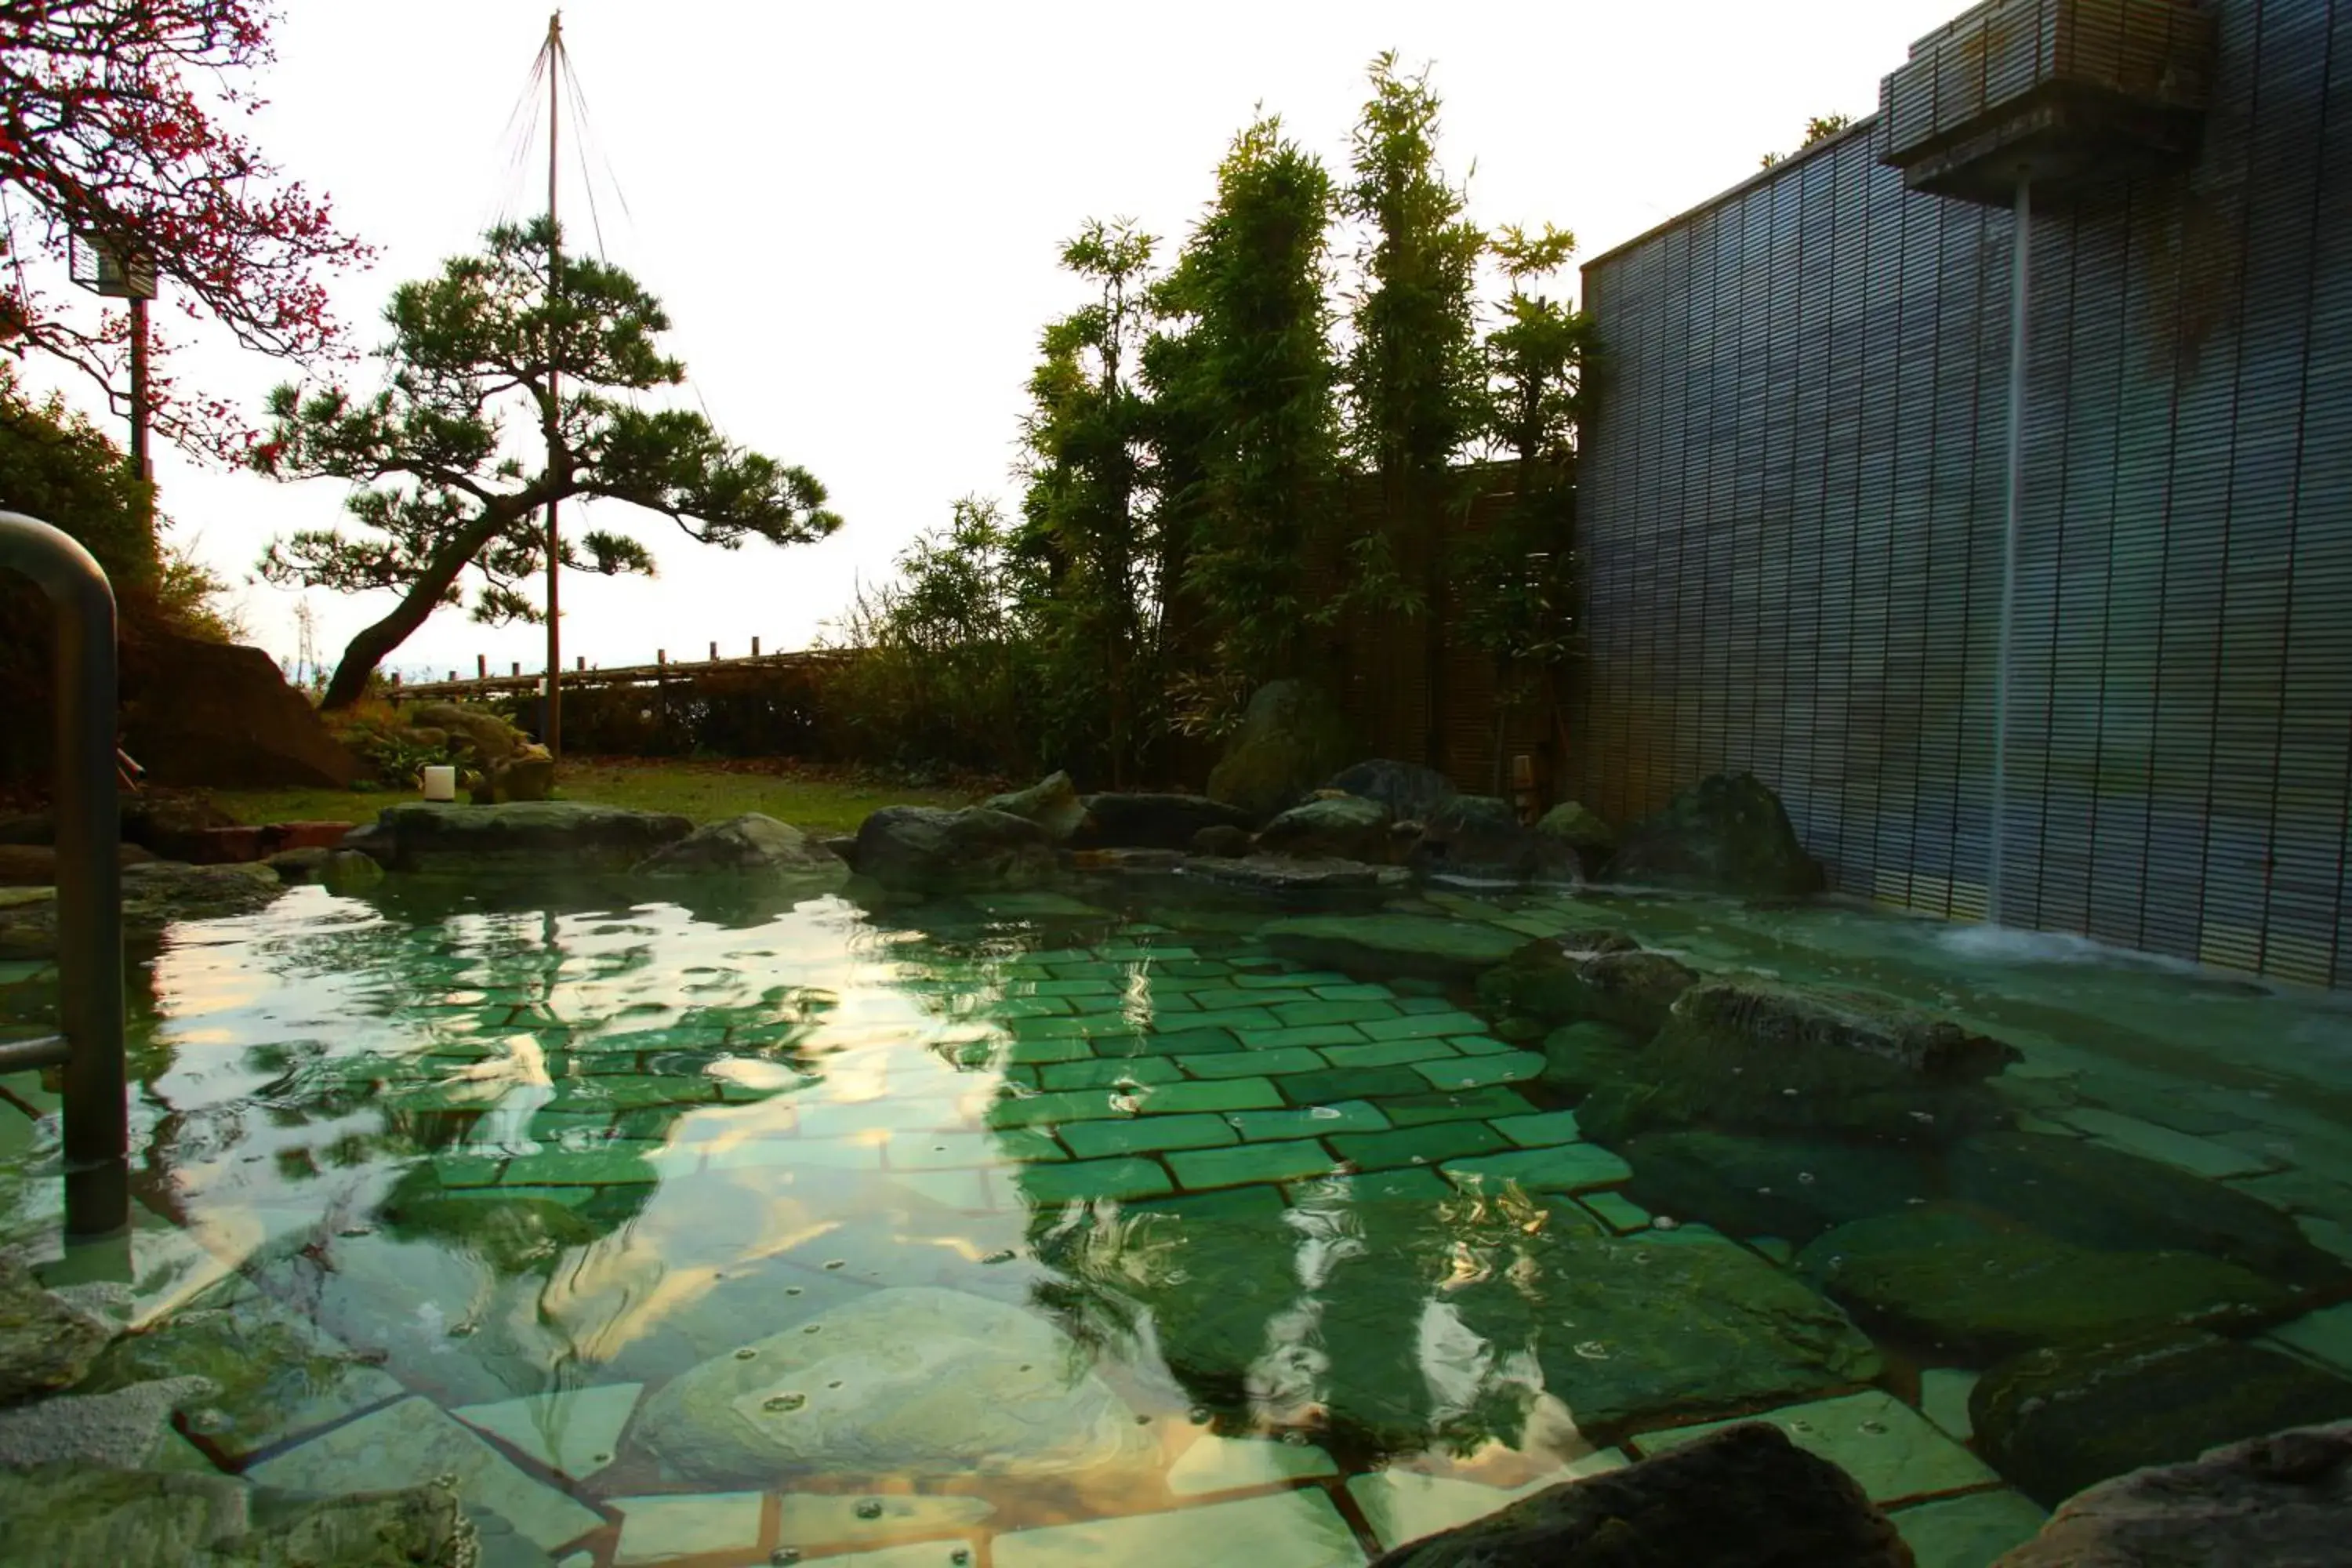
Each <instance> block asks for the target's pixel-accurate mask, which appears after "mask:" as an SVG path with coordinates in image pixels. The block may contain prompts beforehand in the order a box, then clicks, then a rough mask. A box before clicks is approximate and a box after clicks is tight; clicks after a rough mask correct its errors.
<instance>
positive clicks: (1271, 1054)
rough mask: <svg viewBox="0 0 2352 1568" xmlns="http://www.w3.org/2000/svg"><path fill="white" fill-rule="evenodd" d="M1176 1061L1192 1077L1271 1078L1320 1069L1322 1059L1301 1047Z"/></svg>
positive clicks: (1232, 1052) (1240, 1052) (1233, 1052)
mask: <svg viewBox="0 0 2352 1568" xmlns="http://www.w3.org/2000/svg"><path fill="white" fill-rule="evenodd" d="M1176 1060H1177V1062H1178V1064H1179V1065H1181V1067H1182V1068H1183V1069H1184V1070H1185V1071H1186V1072H1188V1073H1191V1074H1192V1076H1193V1077H1194V1078H1249V1077H1252V1076H1255V1075H1264V1076H1266V1077H1273V1076H1276V1075H1278V1074H1282V1073H1295V1072H1321V1071H1322V1070H1323V1058H1321V1057H1319V1056H1317V1055H1316V1054H1315V1053H1314V1052H1313V1051H1310V1050H1308V1049H1307V1047H1304V1046H1293V1047H1290V1048H1289V1049H1288V1050H1278V1051H1275V1050H1269V1051H1231V1052H1226V1053H1224V1054H1223V1055H1219V1056H1207V1057H1178V1058H1176Z"/></svg>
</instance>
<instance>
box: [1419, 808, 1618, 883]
mask: <svg viewBox="0 0 2352 1568" xmlns="http://www.w3.org/2000/svg"><path fill="white" fill-rule="evenodd" d="M1409 864H1411V866H1412V868H1413V872H1414V874H1415V875H1417V876H1423V877H1460V878H1463V879H1466V880H1470V881H1476V882H1573V881H1575V880H1577V879H1579V877H1580V876H1581V875H1582V871H1581V868H1580V867H1579V866H1578V864H1577V859H1576V851H1575V850H1573V849H1571V848H1570V847H1568V846H1567V845H1566V844H1565V843H1563V842H1562V841H1561V840H1559V839H1558V838H1554V837H1551V836H1550V835H1549V834H1543V833H1538V832H1536V831H1534V830H1533V829H1532V828H1528V827H1526V826H1521V824H1520V822H1519V816H1518V813H1517V812H1516V811H1514V810H1513V809H1512V808H1511V804H1510V803H1509V802H1508V801H1505V800H1498V799H1496V798H1495V797H1494V796H1493V795H1457V796H1455V797H1454V799H1452V800H1450V801H1447V802H1446V803H1445V804H1444V805H1441V806H1439V807H1438V808H1437V809H1436V810H1435V811H1434V812H1432V813H1431V814H1430V815H1429V816H1427V817H1426V818H1424V819H1423V823H1422V830H1421V837H1419V838H1418V839H1416V840H1415V841H1414V842H1413V845H1412V850H1411V851H1410V855H1409Z"/></svg>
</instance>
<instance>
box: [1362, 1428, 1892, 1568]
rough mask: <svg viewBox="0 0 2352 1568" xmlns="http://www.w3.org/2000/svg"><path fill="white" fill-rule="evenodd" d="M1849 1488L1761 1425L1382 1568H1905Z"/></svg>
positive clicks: (1568, 1485) (1881, 1523) (1563, 1494)
mask: <svg viewBox="0 0 2352 1568" xmlns="http://www.w3.org/2000/svg"><path fill="white" fill-rule="evenodd" d="M1911 1562H1912V1556H1911V1550H1910V1548H1909V1547H1907V1546H1906V1545H1904V1544H1903V1540H1902V1537H1901V1536H1899V1535H1897V1534H1896V1533H1895V1525H1894V1523H1893V1521H1890V1520H1889V1519H1888V1518H1887V1517H1886V1516H1885V1514H1884V1513H1881V1512H1880V1511H1879V1510H1878V1509H1877V1508H1876V1507H1875V1506H1874V1505H1873V1504H1872V1502H1871V1500H1870V1499H1869V1498H1868V1497H1866V1496H1864V1493H1863V1489H1862V1488H1861V1487H1859V1486H1857V1485H1855V1484H1854V1481H1853V1478H1852V1477H1851V1476H1848V1475H1847V1474H1846V1473H1845V1472H1844V1471H1843V1470H1842V1469H1840V1468H1838V1467H1837V1466H1835V1465H1833V1464H1832V1463H1830V1462H1829V1461H1828V1460H1827V1459H1823V1458H1818V1457H1816V1456H1814V1455H1811V1454H1809V1453H1807V1452H1805V1451H1804V1450H1803V1449H1802V1448H1800V1447H1797V1446H1796V1445H1795V1444H1794V1443H1791V1442H1790V1441H1789V1438H1788V1436H1787V1434H1785V1433H1783V1432H1782V1431H1781V1430H1780V1428H1779V1427H1777V1426H1769V1425H1767V1424H1765V1423H1763V1422H1750V1423H1748V1424H1746V1425H1743V1426H1731V1427H1727V1428H1726V1429H1725V1430H1723V1431H1721V1432H1717V1433H1714V1434H1711V1435H1710V1436H1706V1437H1702V1438H1699V1439H1697V1440H1696V1441H1694V1442H1691V1443H1686V1444H1684V1445H1682V1446H1681V1447H1675V1448H1670V1449H1668V1450H1667V1451H1666V1452H1664V1453H1663V1454H1660V1455H1657V1456H1656V1457H1654V1458H1647V1459H1643V1460H1642V1461H1641V1462H1640V1463H1638V1464H1634V1465H1629V1466H1627V1467H1625V1468H1622V1469H1618V1470H1609V1471H1604V1472H1603V1473H1601V1474H1600V1475H1597V1476H1593V1477H1591V1478H1588V1479H1584V1480H1579V1481H1564V1482H1562V1483H1561V1484H1559V1486H1556V1487H1551V1488H1549V1489H1545V1490H1543V1491H1539V1492H1538V1493H1536V1494H1535V1495H1534V1496H1533V1497H1529V1498H1524V1499H1522V1500H1519V1501H1517V1502H1515V1503H1513V1504H1511V1506H1510V1507H1508V1508H1507V1509H1504V1510H1502V1511H1501V1512H1499V1513H1493V1514H1489V1515H1487V1516H1486V1518H1485V1519H1482V1520H1478V1521H1475V1522H1474V1523H1470V1524H1465V1525H1462V1526H1459V1527H1457V1528H1455V1529H1453V1530H1448V1531H1442V1532H1441V1533H1439V1534H1436V1535H1432V1536H1428V1537H1426V1538H1424V1539H1423V1540H1420V1541H1416V1542H1411V1543H1410V1544H1408V1545H1404V1546H1401V1547H1398V1548H1397V1549H1396V1550H1395V1551H1393V1552H1389V1553H1388V1554H1387V1555H1386V1556H1383V1557H1381V1559H1379V1561H1378V1563H1376V1564H1375V1568H1521V1565H1522V1564H1535V1563H1541V1564H1543V1565H1544V1568H1910V1565H1911Z"/></svg>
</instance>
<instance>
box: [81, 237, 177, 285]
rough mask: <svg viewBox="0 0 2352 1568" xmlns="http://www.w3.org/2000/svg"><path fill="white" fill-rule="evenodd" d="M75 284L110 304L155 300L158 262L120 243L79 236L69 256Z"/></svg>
mask: <svg viewBox="0 0 2352 1568" xmlns="http://www.w3.org/2000/svg"><path fill="white" fill-rule="evenodd" d="M67 270H68V274H69V275H70V276H71V277H72V279H73V280H74V282H75V283H77V284H79V286H80V287H82V288H84V289H89V291H90V292H91V293H93V294H100V295H103V296H105V297H106V298H107V299H110V300H152V299H153V298H154V297H155V258H153V257H152V256H148V255H146V254H144V253H143V252H141V251H138V250H134V249H132V248H131V247H130V246H128V245H125V244H123V243H122V242H121V241H120V240H113V239H108V238H105V237H102V236H100V235H95V234H77V235H75V236H74V237H73V239H72V244H71V247H70V248H69V250H68V256H67Z"/></svg>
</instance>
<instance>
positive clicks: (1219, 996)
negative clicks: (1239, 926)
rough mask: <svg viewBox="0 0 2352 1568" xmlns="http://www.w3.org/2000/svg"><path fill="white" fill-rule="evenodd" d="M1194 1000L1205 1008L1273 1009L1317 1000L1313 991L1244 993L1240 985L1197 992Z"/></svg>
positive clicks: (1244, 977)
mask: <svg viewBox="0 0 2352 1568" xmlns="http://www.w3.org/2000/svg"><path fill="white" fill-rule="evenodd" d="M1240 978H1243V979H1246V978H1248V977H1247V976H1246V975H1244V976H1241V977H1240ZM1194 999H1195V1000H1196V1001H1198V1002H1199V1003H1200V1004H1201V1005H1202V1006H1203V1007H1212V1008H1214V1007H1265V1008H1269V1009H1271V1008H1275V1007H1280V1006H1284V1005H1287V1004H1289V1003H1293V1002H1312V1001H1314V1000H1315V993H1313V992H1312V991H1291V990H1264V991H1244V990H1243V989H1242V988H1241V987H1240V986H1239V985H1228V986H1224V987H1222V988H1220V989H1218V990H1214V991H1202V992H1196V993H1195V994H1194Z"/></svg>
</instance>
